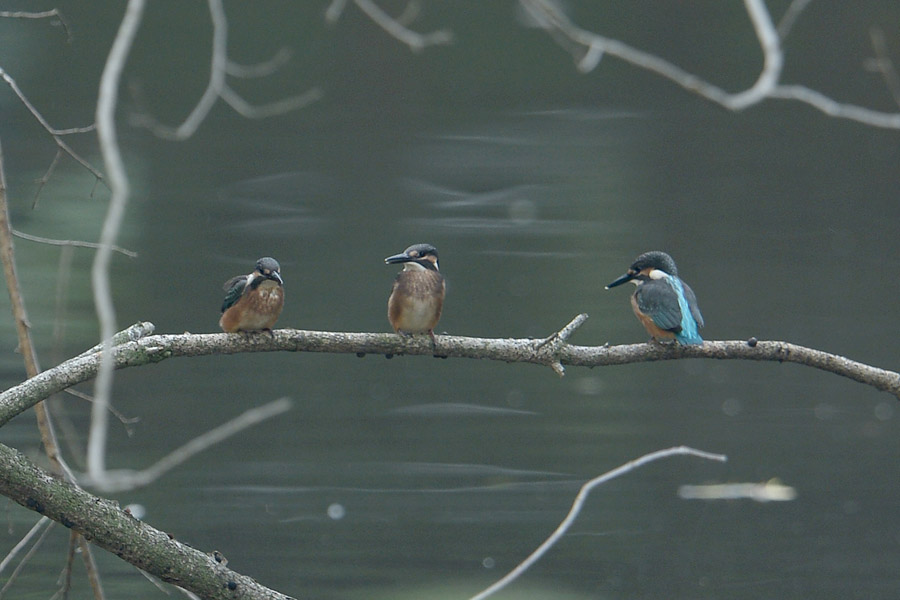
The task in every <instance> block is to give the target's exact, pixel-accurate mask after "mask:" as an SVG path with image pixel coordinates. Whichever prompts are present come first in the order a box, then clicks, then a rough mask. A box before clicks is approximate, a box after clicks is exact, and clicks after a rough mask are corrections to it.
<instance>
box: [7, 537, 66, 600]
mask: <svg viewBox="0 0 900 600" xmlns="http://www.w3.org/2000/svg"><path fill="white" fill-rule="evenodd" d="M53 525H55V523H53V522H52V521H51V522H50V523H49V524H48V525H47V527H46V528H45V529H44V531H42V532H41V535H40V536H39V537H38V539H36V540H35V542H34V545H32V546H31V548H29V549H28V552H26V553H25V556H23V557H22V560H21V561H19V564H17V565H16V568H15V569H13V572H12V573H10V575H9V577H8V578H7V580H6V583H4V584H3V587H2V588H0V599H2V598H3V597H4V596H5V595H6V592H7V590H9V588H10V586H12V584H13V583H14V582H15V581H16V577H18V576H19V573H20V572H21V571H22V569H24V568H25V565H27V564H28V561H29V560H31V557H32V556H34V554H35V552H37V551H38V549H39V548H40V547H41V543H42V542H43V541H44V539H45V538H46V537H47V534H48V533H50V530H51V529H53Z"/></svg>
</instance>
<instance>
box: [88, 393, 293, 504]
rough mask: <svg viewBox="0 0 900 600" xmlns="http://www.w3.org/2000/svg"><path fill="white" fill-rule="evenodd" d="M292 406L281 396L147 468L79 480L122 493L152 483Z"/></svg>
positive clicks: (106, 472)
mask: <svg viewBox="0 0 900 600" xmlns="http://www.w3.org/2000/svg"><path fill="white" fill-rule="evenodd" d="M291 405H292V402H291V401H290V400H289V399H288V398H279V399H278V400H274V401H272V402H269V403H268V404H263V405H262V406H258V407H256V408H251V409H249V410H247V411H245V412H243V413H241V414H240V415H238V416H237V417H235V418H234V419H231V420H230V421H228V422H226V423H223V424H222V425H219V426H218V427H216V428H214V429H211V430H209V431H207V432H206V433H204V434H202V435H199V436H197V437H195V438H194V439H192V440H191V441H189V442H188V443H186V444H184V445H183V446H181V447H180V448H177V449H175V450H173V451H172V452H170V453H169V454H167V455H166V456H164V457H163V458H161V459H160V460H159V461H157V462H156V463H155V464H153V465H151V466H150V467H148V468H146V469H143V470H140V471H134V470H131V469H127V470H125V469H122V470H115V471H103V472H101V473H100V477H99V478H96V476H95V475H94V474H91V473H88V474H87V475H85V476H82V477H79V478H78V481H79V483H80V484H81V485H85V486H90V487H93V488H95V489H97V490H100V491H102V492H105V493H115V492H123V491H128V490H133V489H136V488H139V487H143V486H146V485H149V484H151V483H153V482H154V481H156V480H157V479H159V478H160V477H162V476H163V475H164V474H165V473H167V472H168V471H171V470H172V469H174V468H175V467H177V466H178V465H180V464H182V463H183V462H185V461H186V460H188V459H189V458H191V457H192V456H194V455H195V454H199V453H200V452H203V451H204V450H206V449H208V448H210V447H211V446H214V445H215V444H218V443H219V442H221V441H223V440H225V439H227V438H229V437H231V436H233V435H235V434H237V433H239V432H241V431H243V430H244V429H247V428H248V427H252V426H253V425H256V424H257V423H261V422H262V421H265V420H266V419H271V418H272V417H275V416H277V415H280V414H282V413H284V412H286V411H288V410H290V408H291Z"/></svg>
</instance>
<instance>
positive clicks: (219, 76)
mask: <svg viewBox="0 0 900 600" xmlns="http://www.w3.org/2000/svg"><path fill="white" fill-rule="evenodd" d="M207 6H208V7H209V15H210V20H211V21H212V28H213V38H212V58H211V63H210V66H209V81H208V82H207V84H206V89H205V90H204V91H203V95H202V96H201V97H200V100H198V101H197V104H196V105H195V106H194V108H193V110H191V113H190V114H189V115H188V116H187V118H186V119H185V120H184V121H183V122H182V123H181V125H179V126H178V127H169V126H167V125H162V124H160V123H158V122H157V121H156V120H155V119H153V118H152V117H150V116H149V115H136V116H134V117H132V124H134V125H137V126H140V127H146V128H147V129H149V130H150V131H152V132H153V133H154V134H156V135H157V136H159V137H161V138H165V139H170V140H179V141H180V140H186V139H188V138H189V137H191V136H192V135H194V133H196V132H197V129H198V128H199V127H200V125H201V124H202V123H203V121H205V120H206V117H207V116H209V112H210V111H211V110H212V108H213V106H215V105H216V102H217V101H218V100H219V99H220V98H221V99H222V100H223V101H224V102H225V103H226V104H228V105H229V106H231V107H232V108H233V109H234V110H235V111H236V112H238V114H240V115H241V116H243V117H245V118H249V119H259V118H264V117H271V116H275V115H280V114H284V113H287V112H290V111H293V110H297V109H299V108H303V107H305V106H307V105H308V104H310V103H312V102H314V101H316V100H318V99H319V98H321V97H322V91H321V90H320V89H318V88H313V89H311V90H309V91H307V92H305V93H303V94H300V95H299V96H293V97H290V98H285V99H283V100H279V101H276V102H272V103H269V104H265V105H262V106H255V105H252V104H250V103H249V102H247V101H246V100H244V99H243V98H242V97H241V96H240V95H239V94H237V93H236V92H235V91H234V90H232V89H231V88H230V87H229V86H228V82H227V78H226V76H227V75H232V76H235V77H243V78H252V77H262V76H265V75H268V74H270V73H271V72H273V71H274V70H275V69H277V68H278V67H280V66H281V65H283V64H284V63H285V62H287V60H288V59H289V58H290V51H289V50H286V49H282V50H281V51H279V52H278V53H277V54H276V55H275V56H274V57H273V58H272V59H271V60H269V61H267V62H265V63H260V64H259V65H255V66H242V65H238V64H236V63H234V62H232V61H230V60H229V59H228V18H227V17H226V15H225V8H224V6H223V5H222V0H207Z"/></svg>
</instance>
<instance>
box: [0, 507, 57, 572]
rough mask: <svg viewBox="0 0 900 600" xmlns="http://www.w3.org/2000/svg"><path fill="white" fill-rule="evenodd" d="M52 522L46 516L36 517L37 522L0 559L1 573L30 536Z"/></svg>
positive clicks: (28, 540)
mask: <svg viewBox="0 0 900 600" xmlns="http://www.w3.org/2000/svg"><path fill="white" fill-rule="evenodd" d="M52 524H53V521H51V520H50V519H48V518H47V517H41V518H40V519H38V520H37V522H36V523H35V524H34V525H32V526H31V529H29V530H28V533H26V534H25V535H24V536H22V539H21V540H19V541H18V543H17V544H16V545H15V546H13V548H12V550H10V551H9V552H8V553H7V554H6V556H4V557H3V560H2V561H0V573H3V571H5V570H6V567H8V566H9V563H11V562H12V560H13V559H14V558H15V557H16V556H17V555H18V554H19V552H21V551H22V548H24V547H25V546H27V545H28V542H30V541H31V538H33V537H34V536H35V535H37V534H38V532H39V531H40V530H41V529H43V528H44V527H48V526H50V525H52Z"/></svg>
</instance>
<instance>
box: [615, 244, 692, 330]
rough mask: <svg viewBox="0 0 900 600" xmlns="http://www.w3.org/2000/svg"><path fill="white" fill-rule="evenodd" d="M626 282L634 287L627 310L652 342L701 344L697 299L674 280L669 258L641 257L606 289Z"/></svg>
mask: <svg viewBox="0 0 900 600" xmlns="http://www.w3.org/2000/svg"><path fill="white" fill-rule="evenodd" d="M628 281H630V282H632V283H633V284H635V285H636V286H637V289H636V290H635V291H634V295H633V296H632V297H631V308H632V309H634V314H635V315H636V316H637V318H638V320H639V321H640V322H641V324H642V325H643V326H644V328H645V329H646V330H647V332H648V333H649V334H650V335H651V336H652V337H653V338H654V339H655V340H657V341H660V340H663V339H668V340H671V339H675V340H677V341H678V342H680V343H682V344H702V343H703V338H701V337H700V334H699V333H698V331H697V328H698V327H703V315H701V314H700V308H699V307H698V306H697V297H696V296H695V295H694V291H693V290H692V289H691V288H690V287H689V286H688V284H686V283H685V282H683V281H682V280H681V279H679V278H678V268H677V267H676V266H675V261H674V260H672V257H671V256H669V255H668V254H666V253H665V252H659V251H658V250H654V251H652V252H645V253H644V254H641V255H640V256H638V257H637V258H636V259H634V263H632V265H631V267H629V269H628V271H627V272H626V273H625V274H624V275H622V276H621V277H619V278H618V279H616V280H615V281H613V282H612V283H610V284H609V285H608V286H606V289H610V288H614V287H616V286H617V285H621V284H623V283H626V282H628Z"/></svg>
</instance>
